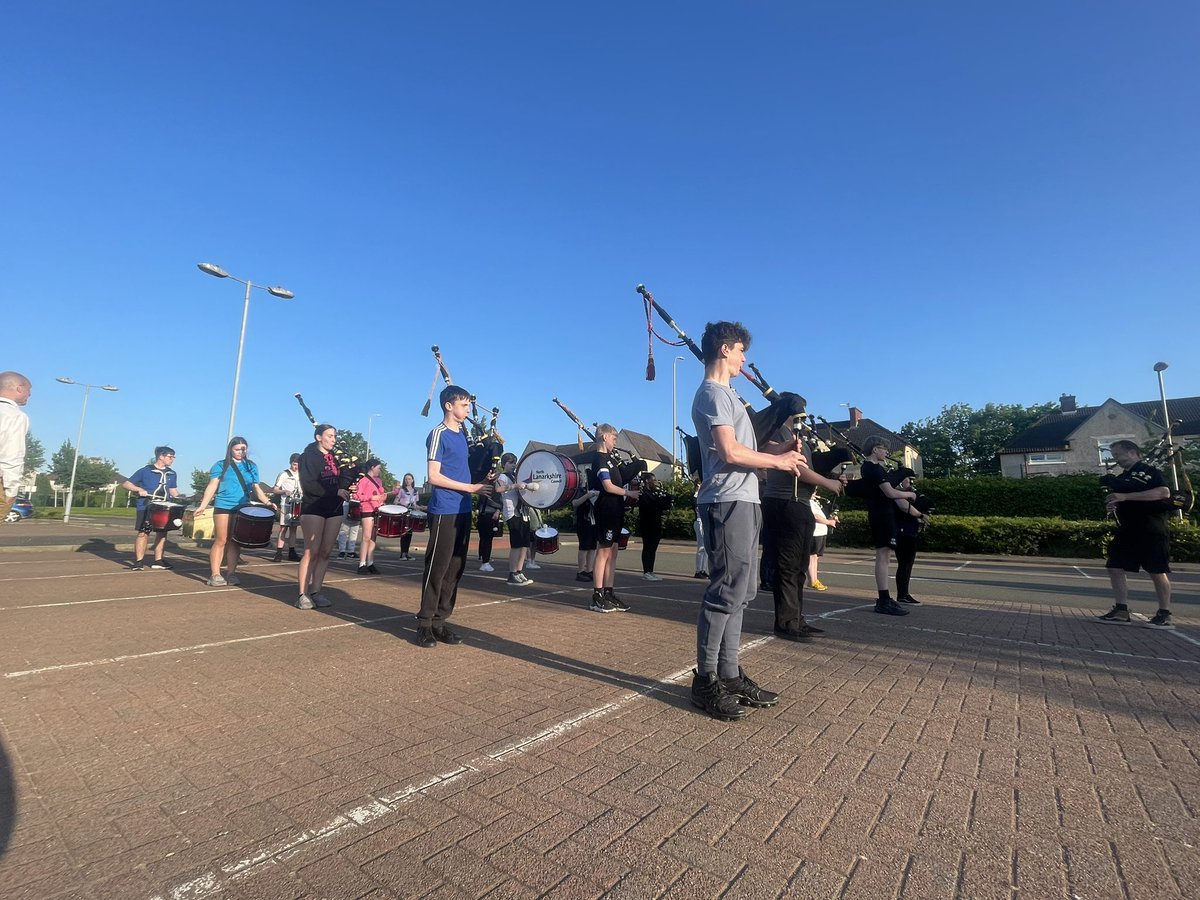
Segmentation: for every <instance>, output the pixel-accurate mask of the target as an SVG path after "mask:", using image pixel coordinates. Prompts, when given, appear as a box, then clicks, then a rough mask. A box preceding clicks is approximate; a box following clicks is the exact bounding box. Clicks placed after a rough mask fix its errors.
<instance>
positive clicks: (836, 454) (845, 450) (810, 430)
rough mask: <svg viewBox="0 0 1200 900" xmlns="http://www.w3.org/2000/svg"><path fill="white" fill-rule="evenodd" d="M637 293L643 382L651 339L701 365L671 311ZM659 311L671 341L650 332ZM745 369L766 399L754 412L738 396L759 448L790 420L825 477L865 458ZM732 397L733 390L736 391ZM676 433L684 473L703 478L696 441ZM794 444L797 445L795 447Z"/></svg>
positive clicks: (650, 362)
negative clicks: (821, 431)
mask: <svg viewBox="0 0 1200 900" xmlns="http://www.w3.org/2000/svg"><path fill="white" fill-rule="evenodd" d="M636 290H637V292H638V293H639V294H641V295H642V300H643V303H644V305H645V308H646V331H647V339H646V341H647V351H648V352H647V359H646V380H647V381H653V380H654V374H655V371H654V342H653V338H658V339H659V340H660V341H662V342H663V343H664V344H666V345H667V346H669V347H684V346H686V347H687V348H688V349H689V350H691V351H692V355H693V356H695V357H696V359H698V360H699V361H700V364H701V365H703V364H704V353H703V352H702V351H701V350H700V348H699V347H698V346H697V345H696V342H695V341H694V340H692V339H691V338H690V337H688V335H687V334H686V333H685V332H684V330H683V329H682V328H680V327H679V326H678V325H677V324H676V323H675V320H674V319H673V318H671V315H670V313H668V312H667V311H666V310H665V309H663V307H662V305H661V304H659V302H658V301H657V300H655V299H654V296H653V295H652V294H651V293H650V291H648V290H646V286H645V285H644V284H639V285H638V286H637V288H636ZM655 312H656V313H658V315H659V317H660V318H661V319H662V320H663V321H664V322H666V323H667V325H669V326H670V327H671V330H672V331H674V332H675V333H676V334H677V335H678V336H679V340H677V341H672V340H670V339H668V338H665V337H663V336H662V335H661V334H659V333H658V332H657V331H655V330H654V319H653V313H655ZM748 368H749V370H750V371H747V370H746V369H742V371H741V375H742V377H743V378H745V379H746V380H747V381H749V382H750V384H751V385H753V386H754V387H755V388H757V389H758V391H759V393H761V394H762V395H763V398H764V399H766V400H767V402H768V405H767V406H766V407H764V408H763V409H761V410H757V411H756V410H755V409H754V407H752V406H751V405H750V403H749V401H747V400H746V399H745V398H744V397H742V396H740V395H739V396H738V399H739V400H741V401H742V404H743V405H744V406H745V407H746V413H747V414H748V415H749V416H750V421H751V424H752V425H753V427H754V437H755V440H756V441H757V442H758V445H759V446H760V447H761V446H763V445H764V444H766V443H767V442H768V441H770V440H772V439H773V438H775V437H776V435H777V434H778V433H779V431H780V430H781V429H782V428H783V426H784V424H785V423H787V422H789V420H790V422H791V425H790V430H791V432H792V434H793V436H794V437H796V438H797V440H798V441H799V442H800V443H801V444H805V445H807V446H808V448H809V451H810V452H809V455H810V456H811V457H812V468H813V470H814V471H816V472H818V473H819V474H821V475H822V476H824V477H825V478H831V477H834V475H833V473H834V472H835V471H838V470H839V467H844V466H845V465H846V464H848V463H851V462H861V461H862V458H863V456H864V454H863V453H862V451H861V450H860V449H859V448H858V447H856V446H855V445H854V443H853V442H852V441H851V440H850V439H849V438H848V437H846V436H845V435H844V434H842V433H841V432H839V431H837V430H836V429H835V428H834V427H833V426H832V425H830V424H829V422H827V421H826V420H825V419H823V418H821V417H819V416H811V415H808V413H807V411H806V407H807V405H808V401H806V400H805V399H804V397H802V396H800V395H799V394H796V393H792V392H790V391H782V392H780V391H777V390H775V388H773V387H772V386H771V385H770V384H769V383H768V382H767V380H766V378H764V377H763V374H762V372H761V371H760V370H759V368H758V366H756V365H755V364H754V363H749V364H748ZM735 393H736V391H735ZM817 421H820V422H822V423H823V424H824V425H825V426H826V427H827V430H828V434H829V436H828V437H826V438H822V437H821V436H820V435H818V434H817V432H816V429H815V427H814V426H815V423H816V422H817ZM676 430H677V431H678V432H679V434H680V435H681V436H682V437H683V443H684V450H685V454H684V457H685V459H686V461H687V467H688V474H690V475H692V476H695V477H701V478H702V477H703V473H702V472H701V471H700V468H701V463H702V455H701V453H700V442H699V440H698V439H697V438H696V437H695V436H694V435H690V434H688V433H687V432H686V431H684V430H683V429H682V428H679V427H678V426H676ZM834 433H836V434H838V435H839V436H840V438H841V440H842V443H843V444H844V446H838V445H836V442H835V441H834V440H832V437H831V436H832V435H833V434H834ZM798 446H799V444H798Z"/></svg>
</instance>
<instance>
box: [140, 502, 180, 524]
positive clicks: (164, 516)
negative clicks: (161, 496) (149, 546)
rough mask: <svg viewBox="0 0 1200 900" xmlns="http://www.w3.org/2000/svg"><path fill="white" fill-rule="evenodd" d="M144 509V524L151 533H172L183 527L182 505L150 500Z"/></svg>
mask: <svg viewBox="0 0 1200 900" xmlns="http://www.w3.org/2000/svg"><path fill="white" fill-rule="evenodd" d="M146 509H147V512H146V522H147V523H148V524H149V525H150V529H151V530H152V531H174V530H175V529H176V528H182V527H183V504H182V503H169V502H167V501H165V500H151V501H150V502H149V503H148V504H147V507H146Z"/></svg>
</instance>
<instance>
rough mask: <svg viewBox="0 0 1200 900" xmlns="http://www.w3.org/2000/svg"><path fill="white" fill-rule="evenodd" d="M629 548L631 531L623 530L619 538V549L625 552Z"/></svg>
mask: <svg viewBox="0 0 1200 900" xmlns="http://www.w3.org/2000/svg"><path fill="white" fill-rule="evenodd" d="M628 546H629V529H628V528H622V529H621V536H620V537H619V538H617V549H618V550H624V549H625V548H626V547H628Z"/></svg>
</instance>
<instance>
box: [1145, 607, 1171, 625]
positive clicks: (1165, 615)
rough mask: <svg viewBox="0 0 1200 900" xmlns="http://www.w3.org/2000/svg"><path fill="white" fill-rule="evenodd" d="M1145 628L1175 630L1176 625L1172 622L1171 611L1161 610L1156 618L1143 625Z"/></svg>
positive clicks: (1156, 614) (1155, 615)
mask: <svg viewBox="0 0 1200 900" xmlns="http://www.w3.org/2000/svg"><path fill="white" fill-rule="evenodd" d="M1142 627H1143V628H1174V627H1175V623H1173V622H1172V621H1171V611H1170V610H1169V609H1160V610H1159V611H1158V612H1156V613H1155V614H1154V618H1153V619H1151V620H1150V621H1148V622H1143V623H1142Z"/></svg>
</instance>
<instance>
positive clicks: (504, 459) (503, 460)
mask: <svg viewBox="0 0 1200 900" xmlns="http://www.w3.org/2000/svg"><path fill="white" fill-rule="evenodd" d="M516 461H517V454H515V453H505V454H504V455H503V456H501V457H500V465H502V466H507V465H508V464H509V463H510V462H516Z"/></svg>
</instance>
